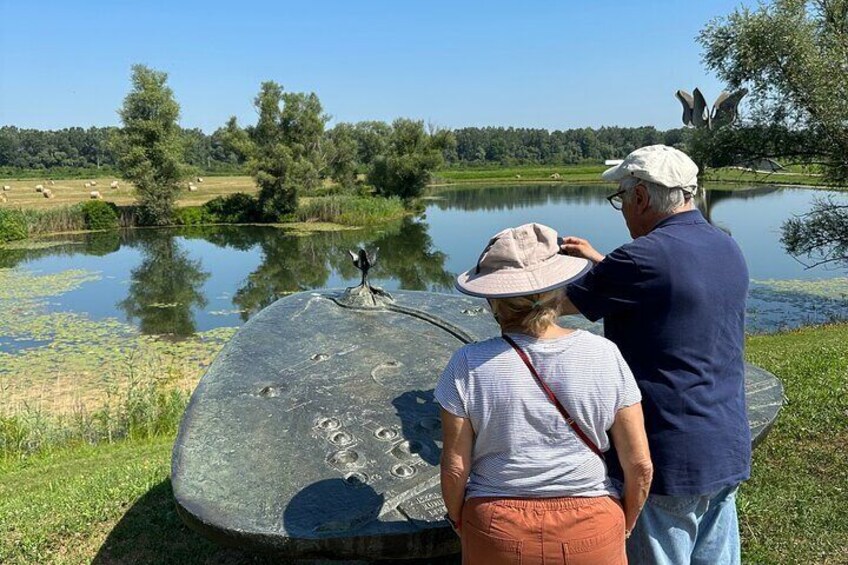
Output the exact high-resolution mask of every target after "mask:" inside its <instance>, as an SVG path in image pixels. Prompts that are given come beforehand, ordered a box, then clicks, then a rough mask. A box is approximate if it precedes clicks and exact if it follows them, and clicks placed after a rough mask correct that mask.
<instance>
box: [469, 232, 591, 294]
mask: <svg viewBox="0 0 848 565" xmlns="http://www.w3.org/2000/svg"><path fill="white" fill-rule="evenodd" d="M591 265H592V264H591V262H589V261H588V260H586V259H581V258H577V257H569V256H567V255H562V254H561V253H560V245H559V241H558V239H557V232H556V231H555V230H554V229H552V228H549V227H548V226H545V225H542V224H524V225H523V226H518V227H517V228H509V229H506V230H503V231H502V232H500V233H498V234H497V235H495V236H494V237H492V239H491V240H490V241H489V243H488V245H486V249H484V250H483V253H482V254H481V255H480V259H479V260H478V261H477V265H476V266H475V267H474V268H472V269H469V270H468V271H466V272H464V273H462V274H461V275H459V276H458V277H457V278H456V288H457V290H459V291H460V292H462V293H464V294H470V295H471V296H481V297H483V298H509V297H512V296H524V295H526V294H536V293H538V292H546V291H548V290H553V289H555V288H559V287H561V286H565V285H566V284H568V283H569V282H571V281H573V280H574V279H576V278H578V277H580V276H581V275H583V274H584V273H586V272H587V271H588V270H589V269H590V268H591Z"/></svg>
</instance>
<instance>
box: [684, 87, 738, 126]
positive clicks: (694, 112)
mask: <svg viewBox="0 0 848 565" xmlns="http://www.w3.org/2000/svg"><path fill="white" fill-rule="evenodd" d="M746 94H748V89H747V88H742V89H740V90H737V91H736V92H727V91H722V93H721V94H719V96H718V98H717V99H716V101H715V103H714V104H713V107H712V111H710V108H709V107H708V106H707V101H706V99H705V98H704V95H703V94H702V93H701V91H700V90H698V89H697V88H696V89H695V90H694V91H693V92H692V94H689V93H688V92H686V91H685V90H678V91H677V92H676V93H675V96H676V97H677V99H678V100H680V103H681V104H682V105H683V124H684V125H687V126H694V127H696V128H701V127H705V128H707V129H714V128H716V127H721V126H729V125H730V124H732V123H733V122H735V121H736V118H737V117H738V116H739V103H740V102H741V101H742V98H744V97H745V95H746Z"/></svg>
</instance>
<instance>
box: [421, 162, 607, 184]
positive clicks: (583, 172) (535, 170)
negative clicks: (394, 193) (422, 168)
mask: <svg viewBox="0 0 848 565" xmlns="http://www.w3.org/2000/svg"><path fill="white" fill-rule="evenodd" d="M607 168H608V167H605V166H603V165H560V166H553V165H542V166H540V165H525V166H518V167H497V166H494V167H493V166H483V167H461V168H451V169H442V170H440V171H437V172H436V173H435V175H434V179H433V184H435V185H439V184H446V183H459V182H461V183H468V182H487V183H491V182H515V181H517V180H519V181H522V182H525V181H532V182H538V181H550V182H580V183H586V182H601V173H602V172H604V171H605V170H606V169H607ZM553 175H559V177H560V178H558V179H556V178H552V176H553Z"/></svg>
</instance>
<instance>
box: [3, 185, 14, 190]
mask: <svg viewBox="0 0 848 565" xmlns="http://www.w3.org/2000/svg"><path fill="white" fill-rule="evenodd" d="M3 190H12V187H11V186H9V185H8V184H4V185H3Z"/></svg>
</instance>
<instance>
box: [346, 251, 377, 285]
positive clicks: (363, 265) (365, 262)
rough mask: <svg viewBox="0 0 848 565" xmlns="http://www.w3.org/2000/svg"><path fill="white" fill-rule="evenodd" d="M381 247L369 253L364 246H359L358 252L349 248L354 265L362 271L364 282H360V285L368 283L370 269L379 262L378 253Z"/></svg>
mask: <svg viewBox="0 0 848 565" xmlns="http://www.w3.org/2000/svg"><path fill="white" fill-rule="evenodd" d="M379 251H380V249H379V248H378V249H375V250H374V253H373V254H371V255H369V254H368V252H367V251H365V249H363V248H361V247H360V248H359V252H358V253H354V252H353V251H350V250H348V253H350V258H351V259H353V264H354V266H355V267H356V268H357V269H359V270H360V271H362V282H361V283H359V284H360V286H365V285H366V284H368V271H369V270H371V267H373V266H374V265H376V264H377V253H378V252H379Z"/></svg>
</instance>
